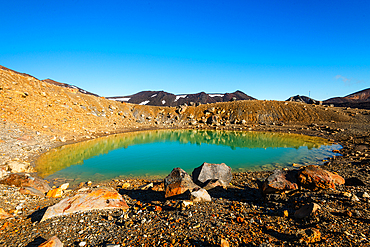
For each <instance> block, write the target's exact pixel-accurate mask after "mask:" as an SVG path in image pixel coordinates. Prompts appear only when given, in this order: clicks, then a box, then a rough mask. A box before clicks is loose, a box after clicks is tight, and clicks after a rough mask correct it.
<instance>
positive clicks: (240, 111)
mask: <svg viewBox="0 0 370 247" xmlns="http://www.w3.org/2000/svg"><path fill="white" fill-rule="evenodd" d="M0 79H1V84H0V103H1V107H0V120H1V123H0V125H1V127H0V153H1V155H0V180H1V182H0V245H1V246H40V245H41V246H42V244H44V245H43V246H61V245H62V244H63V245H64V246H302V245H303V246H304V245H312V246H368V245H370V232H369V231H370V230H369V229H370V214H369V206H370V199H369V194H370V187H369V186H370V184H369V181H370V167H369V163H370V150H369V147H370V137H369V136H370V124H369V123H370V121H369V120H370V115H369V111H367V110H358V109H350V108H338V107H325V106H319V105H306V104H302V103H296V102H275V101H249V102H238V101H237V102H230V103H218V104H210V105H199V106H180V107H177V108H171V107H149V106H136V105H131V104H121V103H118V102H113V101H109V100H106V99H103V98H98V97H96V96H93V95H85V94H82V93H81V92H78V91H73V90H71V89H65V88H60V87H58V86H56V85H49V84H48V83H47V82H42V81H39V80H37V79H36V78H33V77H30V76H28V75H24V74H19V73H16V72H14V71H8V70H0ZM154 128H155V129H156V128H196V129H203V128H206V129H231V130H242V131H278V132H285V133H287V132H290V133H302V134H306V135H312V136H320V137H324V138H327V139H330V140H332V141H335V142H338V143H339V144H341V145H342V146H343V149H341V150H338V151H337V152H339V153H340V154H341V156H335V157H333V158H330V159H328V160H327V161H326V163H325V165H323V166H321V167H320V168H321V169H324V171H322V170H317V169H316V168H315V169H312V167H301V166H299V165H296V164H294V165H293V164H292V167H290V168H288V169H287V170H278V171H263V172H249V173H232V174H231V173H227V175H226V176H223V177H218V176H213V177H211V178H208V179H206V180H199V178H198V179H195V176H193V177H191V176H190V174H189V175H188V176H189V177H187V176H186V175H185V174H183V173H182V172H180V170H175V171H178V173H176V174H177V175H176V174H173V173H171V171H168V173H169V174H170V173H171V174H172V175H173V176H172V175H171V176H169V177H166V178H163V179H162V180H143V179H130V180H127V179H126V180H112V181H108V182H105V183H100V184H97V183H95V182H94V181H92V182H88V181H86V183H82V184H80V186H79V187H78V188H69V187H68V184H66V183H55V184H53V183H48V182H46V181H44V180H43V179H41V178H38V177H37V173H34V172H35V170H34V167H33V162H34V161H35V159H37V157H38V156H39V155H40V154H41V153H43V152H46V151H47V150H49V149H51V148H53V147H56V146H60V145H64V144H67V143H72V142H77V141H82V140H86V139H91V138H97V137H99V136H102V135H107V134H111V133H117V132H125V131H133V130H141V129H154ZM174 164H176V161H174ZM199 165H201V164H199ZM174 168H175V167H174ZM194 168H196V167H194ZM315 174H316V175H317V176H316V175H315ZM185 177H186V178H187V179H185V183H184V181H183V178H185ZM230 179H231V180H230ZM53 187H54V188H53ZM49 239H51V241H50V242H49V243H45V242H46V241H47V240H49ZM52 241H54V245H52V243H51V242H52ZM47 244H50V245H47Z"/></svg>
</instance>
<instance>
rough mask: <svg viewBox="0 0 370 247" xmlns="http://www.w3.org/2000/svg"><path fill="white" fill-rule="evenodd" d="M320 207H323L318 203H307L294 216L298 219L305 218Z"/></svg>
mask: <svg viewBox="0 0 370 247" xmlns="http://www.w3.org/2000/svg"><path fill="white" fill-rule="evenodd" d="M320 208H321V207H320V205H319V204H317V203H310V204H306V205H304V206H302V207H300V208H299V209H298V210H297V211H295V213H294V217H295V218H296V219H303V218H306V217H309V216H311V215H312V214H314V213H315V212H316V211H318V210H319V209H320Z"/></svg>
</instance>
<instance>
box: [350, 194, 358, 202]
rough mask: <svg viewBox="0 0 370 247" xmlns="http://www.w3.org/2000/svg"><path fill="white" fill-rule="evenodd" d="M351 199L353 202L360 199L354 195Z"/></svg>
mask: <svg viewBox="0 0 370 247" xmlns="http://www.w3.org/2000/svg"><path fill="white" fill-rule="evenodd" d="M351 201H353V202H359V201H360V199H358V197H357V196H356V195H352V197H351Z"/></svg>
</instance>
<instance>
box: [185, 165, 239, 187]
mask: <svg viewBox="0 0 370 247" xmlns="http://www.w3.org/2000/svg"><path fill="white" fill-rule="evenodd" d="M192 177H193V181H194V182H195V183H196V184H198V185H200V186H202V187H204V186H205V185H207V184H209V183H210V181H218V182H217V184H222V185H223V186H227V185H228V184H229V183H230V182H231V180H232V178H233V176H232V174H231V167H229V166H227V165H226V164H224V163H221V164H209V163H206V162H204V163H203V164H202V165H201V166H200V167H197V168H195V169H194V171H193V173H192Z"/></svg>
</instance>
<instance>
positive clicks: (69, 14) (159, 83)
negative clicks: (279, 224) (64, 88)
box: [0, 0, 370, 100]
mask: <svg viewBox="0 0 370 247" xmlns="http://www.w3.org/2000/svg"><path fill="white" fill-rule="evenodd" d="M369 13H370V1H367V0H365V1H341V0H338V1H326V0H321V1H301V0H297V1H263V0H261V1H242V0H240V1H199V0H198V1H192V0H187V1H159V0H158V1H140V0H135V1H108V0H107V1H94V0H92V1H79V0H64V1H37V0H35V1H29V0H28V1H17V0H14V1H3V2H2V3H1V9H0V21H1V24H2V25H1V29H0V30H1V36H0V65H3V66H5V67H8V68H10V69H13V70H16V71H20V72H23V73H28V74H31V75H33V76H35V77H37V78H39V79H46V78H51V79H54V80H56V81H60V82H65V83H69V84H73V85H76V86H79V87H81V88H83V89H85V90H88V91H91V92H94V93H97V94H99V95H102V96H116V95H130V94H134V93H136V92H139V91H142V90H164V91H167V92H171V93H175V94H182V93H197V92H201V91H205V92H209V93H222V92H233V91H235V90H242V91H244V92H245V93H246V94H248V95H250V96H252V97H255V98H257V99H271V100H285V99H287V98H289V97H290V96H293V95H297V94H300V95H307V96H308V95H309V94H310V96H311V97H312V98H314V99H317V100H324V99H328V98H330V97H335V96H345V95H347V94H350V93H353V92H356V91H359V90H362V89H365V88H369V87H370V14H369Z"/></svg>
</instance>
